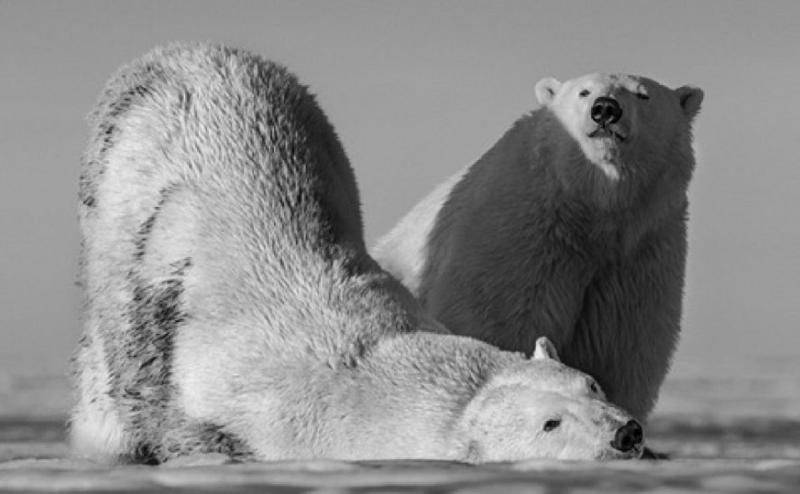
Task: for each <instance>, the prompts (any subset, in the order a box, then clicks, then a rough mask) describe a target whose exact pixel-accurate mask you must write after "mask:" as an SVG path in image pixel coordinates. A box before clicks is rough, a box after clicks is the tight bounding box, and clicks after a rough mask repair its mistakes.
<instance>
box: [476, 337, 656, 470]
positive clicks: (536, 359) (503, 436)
mask: <svg viewBox="0 0 800 494" xmlns="http://www.w3.org/2000/svg"><path fill="white" fill-rule="evenodd" d="M461 426H462V427H463V428H464V429H462V433H463V434H464V435H466V436H467V449H468V454H467V458H468V460H469V461H471V462H476V463H480V462H491V461H501V460H502V461H514V460H522V459H529V458H553V459H572V460H599V459H616V458H620V459H624V458H639V457H641V455H642V451H643V448H644V436H643V432H642V428H641V426H640V425H639V424H638V422H636V421H635V420H634V419H633V418H632V417H631V416H630V415H629V414H628V413H626V412H625V411H623V410H622V409H620V408H618V407H616V406H614V405H612V404H610V403H609V402H608V401H606V398H605V394H604V393H603V391H602V390H601V389H600V386H599V385H598V384H597V382H596V381H595V380H594V379H593V378H592V377H590V376H588V375H586V374H584V373H582V372H580V371H578V370H575V369H573V368H571V367H567V366H566V365H564V364H562V363H561V361H560V360H559V359H558V355H557V354H556V351H555V348H554V347H553V345H552V343H550V341H549V340H547V338H544V337H542V338H539V339H538V340H537V342H536V351H535V352H534V354H533V356H532V357H531V358H530V359H528V360H526V361H524V362H521V363H517V364H514V365H512V366H511V367H509V368H505V369H503V370H502V371H500V372H499V373H497V374H496V375H494V376H493V377H492V378H490V380H489V381H488V382H487V383H486V384H485V385H484V386H483V387H482V388H481V390H480V391H479V392H478V393H477V395H476V396H475V397H474V399H473V400H472V401H471V402H470V404H469V405H468V406H467V407H466V409H465V412H464V415H463V417H462V422H461Z"/></svg>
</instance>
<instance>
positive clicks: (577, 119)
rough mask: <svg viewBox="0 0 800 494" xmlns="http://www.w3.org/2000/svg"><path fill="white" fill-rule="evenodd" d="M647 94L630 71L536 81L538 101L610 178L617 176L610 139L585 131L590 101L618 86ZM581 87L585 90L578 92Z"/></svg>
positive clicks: (614, 179)
mask: <svg viewBox="0 0 800 494" xmlns="http://www.w3.org/2000/svg"><path fill="white" fill-rule="evenodd" d="M620 88H621V89H625V90H627V91H630V92H632V93H634V94H642V95H647V89H646V87H645V86H644V85H643V84H642V83H640V82H639V81H638V80H637V79H636V78H635V77H633V76H629V75H622V76H620V75H616V74H614V75H609V74H601V73H595V74H589V75H585V76H582V77H578V78H575V79H570V80H568V81H566V82H564V83H561V82H559V81H558V80H556V79H553V78H552V77H548V78H545V79H542V80H540V81H539V82H538V83H537V84H536V98H537V99H538V101H539V104H541V105H543V106H546V107H548V108H549V109H550V110H551V111H552V112H553V113H554V114H555V115H556V116H557V117H558V119H559V120H560V121H561V123H562V124H563V125H564V128H565V129H566V130H567V132H569V134H570V135H571V136H572V138H573V139H575V141H576V142H577V143H578V144H579V145H580V147H581V150H583V153H584V155H586V158H587V159H588V160H589V161H591V162H592V163H594V164H595V165H597V166H598V167H599V168H600V170H602V171H603V173H604V174H605V175H606V177H608V178H609V180H611V181H614V182H616V181H618V180H619V178H620V172H619V163H618V162H617V155H616V151H615V149H614V145H613V140H610V139H597V138H591V137H589V136H588V135H587V133H588V132H589V131H590V130H591V129H592V127H594V124H593V123H592V122H591V119H590V117H589V113H590V109H591V105H592V102H593V101H594V100H595V99H596V98H597V97H598V96H605V95H610V94H613V93H614V92H615V91H617V90H618V89H620ZM581 91H586V92H587V93H588V94H586V95H585V96H581V94H580V93H581Z"/></svg>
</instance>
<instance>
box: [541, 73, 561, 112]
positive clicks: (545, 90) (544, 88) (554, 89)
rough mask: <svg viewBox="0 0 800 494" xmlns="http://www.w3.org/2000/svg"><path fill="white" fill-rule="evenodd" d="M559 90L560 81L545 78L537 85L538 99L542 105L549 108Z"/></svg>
mask: <svg viewBox="0 0 800 494" xmlns="http://www.w3.org/2000/svg"><path fill="white" fill-rule="evenodd" d="M559 89H561V83H560V82H558V79H553V78H552V77H545V78H544V79H542V80H541V81H539V82H537V83H536V99H537V100H538V101H539V104H540V105H543V106H547V105H549V104H550V103H552V102H553V100H554V99H555V97H556V94H558V90H559Z"/></svg>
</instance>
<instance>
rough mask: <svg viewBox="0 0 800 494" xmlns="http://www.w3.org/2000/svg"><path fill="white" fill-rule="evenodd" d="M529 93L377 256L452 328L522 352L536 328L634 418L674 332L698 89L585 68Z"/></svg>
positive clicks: (646, 408)
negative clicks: (525, 105) (532, 107)
mask: <svg viewBox="0 0 800 494" xmlns="http://www.w3.org/2000/svg"><path fill="white" fill-rule="evenodd" d="M536 95H537V97H538V100H539V102H540V103H541V104H542V105H543V107H542V108H540V109H539V110H536V111H534V112H533V113H531V114H530V115H528V116H525V117H523V118H522V119H520V120H519V121H518V122H517V123H516V124H515V125H514V126H513V127H512V128H511V130H509V131H508V132H507V133H506V134H505V135H504V136H503V137H502V138H501V139H500V141H499V142H497V144H495V145H494V146H493V147H492V148H491V149H490V150H489V151H488V152H487V153H486V154H485V155H484V156H483V157H482V158H480V159H479V160H478V161H477V162H476V163H475V164H474V165H472V166H470V167H468V168H466V169H464V170H462V171H460V172H459V173H457V174H456V175H455V176H454V177H452V178H451V179H449V180H448V181H447V182H445V183H444V184H442V185H441V186H439V187H438V188H437V189H436V190H434V192H432V193H431V194H430V196H429V197H428V198H426V199H424V200H423V201H422V202H421V203H420V204H418V205H417V206H416V207H415V208H414V209H413V210H412V211H411V212H410V213H409V214H408V215H407V216H406V217H405V218H404V219H402V220H401V221H400V223H399V224H398V225H397V226H396V227H395V228H394V229H393V230H392V231H391V232H390V233H389V234H387V235H386V236H385V237H383V238H382V239H381V240H379V242H378V243H377V245H376V247H375V249H374V251H373V254H374V256H375V259H376V260H377V261H378V262H379V263H381V264H382V266H383V267H384V268H385V269H386V270H388V271H389V272H391V273H392V274H394V275H395V276H396V277H397V278H399V279H400V280H401V281H402V282H403V283H404V284H405V285H406V286H407V287H408V288H409V289H410V290H411V291H412V292H413V293H414V295H415V296H417V297H418V299H419V300H420V301H421V303H422V305H423V307H425V308H426V309H427V310H428V311H429V312H430V313H431V315H432V316H434V317H435V318H437V320H439V321H441V322H442V323H443V324H445V325H446V326H447V327H448V329H450V330H451V331H453V332H454V333H457V334H463V335H469V336H473V337H476V338H479V339H481V340H484V341H486V342H489V343H492V344H494V345H497V346H499V347H500V348H502V349H504V350H512V351H522V352H526V353H528V354H530V353H531V352H533V349H534V346H535V342H536V340H537V338H538V337H540V336H547V337H549V338H550V339H551V340H552V341H553V343H554V344H555V346H556V348H558V351H559V353H560V354H561V356H562V358H563V359H564V363H566V364H567V365H569V366H572V367H575V368H577V369H579V370H581V371H583V372H586V373H588V374H590V375H592V376H594V377H596V378H597V379H598V381H599V382H600V384H601V385H602V386H603V388H604V389H605V390H606V391H607V392H608V397H609V399H610V400H611V401H612V402H613V403H616V404H617V405H619V406H621V407H623V408H625V409H626V410H628V411H629V412H631V413H632V414H633V415H634V416H635V417H637V418H638V419H639V420H642V421H643V420H646V418H647V416H648V414H649V413H650V411H651V410H652V408H653V405H654V404H655V402H656V399H657V396H658V390H659V388H660V387H661V383H662V381H663V380H664V376H665V375H666V373H667V370H668V368H669V363H670V360H671V357H672V354H673V352H674V349H675V345H676V342H677V340H678V334H679V332H680V318H681V305H682V296H683V284H684V271H685V261H686V218H687V204H688V201H687V195H686V191H687V187H688V184H689V180H690V178H691V175H692V171H693V169H694V158H693V153H692V146H691V139H692V137H691V124H692V121H693V119H694V117H695V116H696V115H697V112H698V111H699V109H700V104H701V102H702V99H703V92H702V91H701V90H699V89H697V88H693V87H686V86H685V87H681V88H678V89H675V90H672V89H669V88H667V87H664V86H663V85H661V84H659V83H657V82H655V81H653V80H651V79H647V78H644V77H637V76H630V75H624V74H611V75H608V74H592V75H588V76H584V77H580V78H577V79H573V80H570V81H567V82H564V83H563V84H562V83H560V82H558V81H557V80H555V79H550V78H548V79H544V80H542V81H540V82H539V83H538V84H537V86H536Z"/></svg>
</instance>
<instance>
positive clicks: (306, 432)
mask: <svg viewBox="0 0 800 494" xmlns="http://www.w3.org/2000/svg"><path fill="white" fill-rule="evenodd" d="M91 120H92V131H93V134H92V140H91V142H90V145H89V149H88V152H87V153H86V156H85V160H84V164H83V169H82V175H81V187H80V198H81V205H80V223H81V229H82V234H83V236H82V241H83V254H82V255H83V258H82V266H83V273H82V276H83V283H84V286H85V290H86V299H87V300H86V304H87V313H86V321H85V334H84V336H83V339H82V342H81V344H80V347H79V350H78V355H77V358H76V363H77V391H78V403H77V406H76V408H75V410H74V413H73V415H72V420H71V431H70V436H71V446H72V448H73V451H74V452H75V454H78V455H82V456H87V457H91V458H94V459H98V460H106V461H132V462H142V463H151V464H157V463H161V462H164V461H166V460H169V459H171V458H174V457H178V456H181V455H190V454H204V453H222V454H225V455H229V456H231V457H233V458H239V459H255V460H279V459H310V458H322V457H324V458H337V459H352V460H355V459H389V458H430V459H449V460H462V461H469V462H486V461H504V460H516V459H522V458H529V457H548V458H595V459H601V458H633V457H638V456H640V454H641V451H642V448H643V438H642V430H641V427H640V426H639V424H638V423H637V422H635V421H634V420H632V418H631V416H630V415H629V414H627V413H626V412H624V411H622V410H621V409H619V408H617V407H615V406H613V405H610V404H609V403H608V402H607V401H606V400H605V397H604V395H603V393H602V391H600V389H599V388H598V387H597V385H596V383H595V381H594V380H593V379H592V378H591V377H589V376H588V375H586V374H583V373H581V372H578V371H576V370H574V369H571V368H568V367H566V366H564V365H563V364H561V363H560V362H559V361H558V359H557V356H556V354H555V351H554V350H553V349H552V347H551V345H550V344H549V342H548V341H547V340H546V339H542V340H539V342H538V343H537V346H536V350H535V351H534V354H533V357H532V358H531V359H526V358H525V357H524V356H523V355H522V354H517V353H511V352H503V351H500V350H498V349H496V348H494V347H492V346H490V345H487V344H485V343H482V342H480V341H478V340H474V339H471V338H466V337H460V336H453V335H449V334H446V331H445V329H444V328H443V327H442V326H440V325H439V324H438V323H436V322H435V321H434V320H432V319H431V318H429V317H428V316H426V315H425V313H424V312H423V311H422V310H421V308H420V307H419V306H418V304H417V302H416V301H415V300H414V299H413V297H412V296H411V294H410V293H409V292H408V291H407V290H406V289H405V288H404V287H403V286H402V285H401V284H400V283H399V282H397V281H396V280H395V279H394V278H392V277H391V276H389V275H388V274H387V273H386V272H385V271H383V270H381V269H380V268H379V267H378V265H377V264H376V263H375V261H373V260H372V259H371V258H370V257H369V255H368V254H367V253H366V250H365V247H364V243H363V237H362V224H361V217H360V211H359V198H358V191H357V188H356V184H355V180H354V178H353V172H352V170H351V168H350V165H349V163H348V160H347V157H346V156H345V153H344V151H343V150H342V147H341V145H340V143H339V141H338V139H337V137H336V135H335V133H334V131H333V128H332V127H331V125H330V124H329V123H328V121H327V119H326V117H325V115H324V114H323V113H322V111H321V110H320V109H319V108H318V106H317V104H316V103H315V101H314V99H313V97H312V96H311V95H309V93H308V92H307V91H306V89H305V87H304V86H302V85H300V84H299V83H298V81H297V80H296V79H295V77H294V76H293V75H291V74H290V73H288V72H287V71H286V70H285V69H284V68H282V67H280V66H278V65H274V64H272V63H269V62H266V61H264V60H262V59H261V58H259V57H257V56H254V55H251V54H248V53H246V52H243V51H239V50H235V49H230V48H225V47H220V46H206V45H184V44H178V45H172V46H169V47H167V48H163V49H157V50H155V51H153V52H152V53H150V54H148V55H146V56H144V57H143V58H142V59H141V60H139V61H137V62H135V63H133V64H132V65H130V66H128V67H126V68H124V69H122V70H121V71H120V72H119V73H118V74H117V75H116V76H115V77H114V78H113V79H112V80H111V81H110V82H109V84H108V86H107V88H106V89H105V91H104V93H103V95H102V97H101V99H100V102H99V107H98V109H97V110H96V112H95V113H94V114H93V116H92V119H91Z"/></svg>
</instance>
